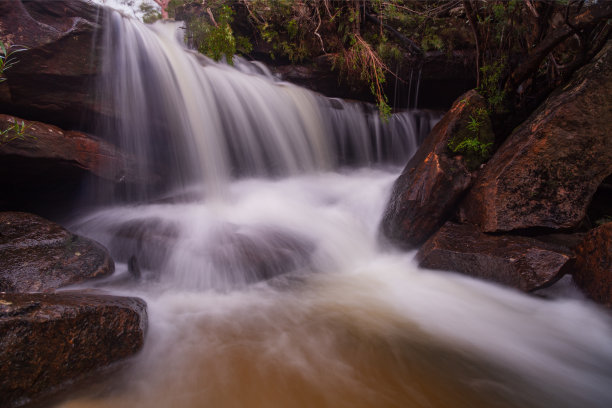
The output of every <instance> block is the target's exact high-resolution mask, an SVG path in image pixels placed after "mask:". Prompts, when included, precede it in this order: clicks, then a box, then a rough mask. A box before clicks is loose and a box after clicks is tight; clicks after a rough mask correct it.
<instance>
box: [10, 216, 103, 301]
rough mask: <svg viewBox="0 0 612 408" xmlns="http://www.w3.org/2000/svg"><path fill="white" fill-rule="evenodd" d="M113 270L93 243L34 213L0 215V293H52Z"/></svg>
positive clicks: (100, 248) (101, 251)
mask: <svg viewBox="0 0 612 408" xmlns="http://www.w3.org/2000/svg"><path fill="white" fill-rule="evenodd" d="M114 269H115V264H114V262H113V260H112V259H111V257H110V256H109V254H108V252H107V251H106V249H105V248H104V247H103V246H102V245H100V244H98V243H97V242H95V241H92V240H90V239H87V238H84V237H80V236H78V235H74V234H71V233H70V232H69V231H67V230H66V229H64V228H62V227H61V226H59V225H57V224H55V223H53V222H51V221H48V220H46V219H44V218H41V217H38V216H36V215H33V214H28V213H21V212H1V213H0V292H46V291H52V290H54V289H57V288H60V287H62V286H67V285H71V284H75V283H79V282H82V281H85V280H88V279H92V278H99V277H103V276H107V275H110V274H112V273H113V272H114Z"/></svg>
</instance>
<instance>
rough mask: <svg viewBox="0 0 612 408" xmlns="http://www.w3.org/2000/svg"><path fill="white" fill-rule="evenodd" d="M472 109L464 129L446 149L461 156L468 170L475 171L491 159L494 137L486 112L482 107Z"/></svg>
mask: <svg viewBox="0 0 612 408" xmlns="http://www.w3.org/2000/svg"><path fill="white" fill-rule="evenodd" d="M472 109H473V111H472V114H471V115H470V116H469V120H468V122H467V123H466V124H465V125H464V126H465V127H464V128H463V129H460V130H459V131H458V132H457V134H456V135H455V136H454V137H453V138H452V139H451V140H450V141H449V142H448V148H449V150H450V151H451V152H452V153H454V154H460V155H463V156H464V158H465V163H466V165H467V167H468V169H470V170H475V169H477V168H478V166H480V165H481V164H482V163H484V162H486V161H487V160H488V159H489V158H490V157H491V154H492V153H493V141H494V137H493V130H492V128H491V121H490V119H489V114H488V111H487V110H486V109H485V108H483V107H480V108H475V109H474V108H472Z"/></svg>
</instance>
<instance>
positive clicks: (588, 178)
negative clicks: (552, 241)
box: [461, 42, 612, 232]
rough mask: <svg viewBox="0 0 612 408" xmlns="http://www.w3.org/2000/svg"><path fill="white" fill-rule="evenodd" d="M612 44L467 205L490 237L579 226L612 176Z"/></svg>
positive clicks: (513, 142) (558, 95) (497, 163)
mask: <svg viewBox="0 0 612 408" xmlns="http://www.w3.org/2000/svg"><path fill="white" fill-rule="evenodd" d="M611 65H612V42H608V44H607V45H606V46H605V47H604V49H603V50H602V51H601V52H600V53H599V54H598V56H597V57H596V58H595V59H594V60H593V62H592V63H590V64H588V65H586V66H585V67H583V68H581V69H580V70H579V71H578V72H576V74H574V76H573V78H572V80H571V81H570V83H569V84H568V85H567V86H565V87H564V88H563V89H558V90H557V91H555V92H554V93H553V94H552V95H551V96H550V97H549V98H548V99H547V100H546V101H545V102H544V104H542V106H540V108H538V109H537V110H536V111H535V112H534V113H533V114H532V115H531V117H530V118H529V119H528V120H527V121H525V122H524V123H523V124H522V125H520V126H519V127H518V128H517V129H516V130H515V131H514V132H513V133H512V134H511V135H510V137H509V138H508V139H507V140H506V142H504V144H503V145H502V146H501V147H500V148H499V150H498V151H497V153H496V154H495V156H493V158H492V159H491V160H490V161H489V162H488V163H487V166H486V167H485V169H484V170H483V171H482V172H481V173H480V174H479V177H478V179H477V181H476V182H475V184H474V187H473V188H472V189H471V190H470V193H469V194H468V196H467V197H466V199H465V200H464V202H463V204H462V206H461V213H462V216H461V219H462V221H464V222H468V223H473V224H477V225H478V226H479V227H480V228H481V229H482V230H483V231H488V232H493V231H510V230H515V229H526V228H531V227H548V228H554V229H564V228H573V227H576V226H578V225H579V223H580V222H581V221H582V219H583V218H584V217H585V213H586V210H587V207H588V205H589V203H590V202H591V199H592V197H593V194H594V193H595V191H596V190H597V187H598V186H599V185H600V183H601V182H602V181H603V180H604V179H605V178H606V177H607V176H608V175H610V174H611V173H612V143H610V123H612V99H611V98H610V95H611V94H612V70H610V66H611Z"/></svg>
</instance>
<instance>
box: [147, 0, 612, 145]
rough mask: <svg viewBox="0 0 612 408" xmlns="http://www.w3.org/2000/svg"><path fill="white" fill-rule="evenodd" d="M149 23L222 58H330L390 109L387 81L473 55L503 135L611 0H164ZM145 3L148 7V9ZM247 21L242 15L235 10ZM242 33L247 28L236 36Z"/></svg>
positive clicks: (602, 35)
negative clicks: (158, 22)
mask: <svg viewBox="0 0 612 408" xmlns="http://www.w3.org/2000/svg"><path fill="white" fill-rule="evenodd" d="M156 3H158V4H159V5H160V6H161V8H162V9H161V13H159V12H158V14H154V13H153V12H152V10H151V8H150V6H148V5H143V6H142V7H144V8H145V9H146V10H147V12H148V14H146V16H145V19H146V20H147V21H151V20H154V19H156V18H158V17H160V16H164V17H166V16H168V17H170V18H177V19H182V20H185V21H186V33H187V41H188V43H189V44H190V45H191V46H192V47H193V48H195V49H198V50H199V51H200V52H202V53H204V54H206V55H208V56H210V57H211V58H214V59H216V60H218V59H220V58H222V57H223V56H225V58H226V59H227V61H228V62H229V63H231V62H232V55H233V54H234V53H243V54H247V55H248V54H250V53H251V52H252V51H253V50H254V49H258V50H260V51H261V50H266V51H267V53H268V56H269V58H271V59H273V60H287V61H289V62H291V63H302V64H308V63H312V62H313V61H315V60H316V59H317V58H319V57H322V56H324V57H325V58H327V59H328V60H329V61H331V62H332V65H333V68H334V69H335V70H336V71H337V72H338V73H339V77H340V78H343V80H345V81H348V82H349V83H351V84H353V85H354V86H362V87H364V88H366V89H369V90H370V92H371V94H372V96H373V98H374V100H375V101H376V103H377V104H378V106H379V108H380V110H381V113H382V114H383V116H386V115H387V114H388V113H390V110H391V108H390V106H389V99H388V96H387V92H386V89H387V88H385V84H386V83H388V82H389V79H390V78H392V79H394V81H395V80H397V81H400V82H402V81H406V80H407V79H406V78H405V77H402V75H401V73H400V71H401V67H402V64H404V66H405V65H406V64H411V65H413V66H418V65H419V64H420V62H419V61H422V60H423V59H424V58H427V55H428V54H431V53H440V52H441V53H444V54H446V55H447V56H448V57H449V58H451V56H452V55H453V53H454V52H455V51H469V52H472V53H473V54H474V57H475V61H476V64H475V70H474V78H475V81H476V85H477V89H478V91H479V92H480V93H481V94H482V95H483V96H484V97H485V98H486V99H487V101H488V105H489V107H488V110H489V112H488V113H489V114H490V116H491V119H492V121H493V126H494V128H495V131H496V133H498V134H499V137H500V138H501V139H503V138H505V137H506V136H507V134H509V132H510V131H511V130H512V128H514V126H516V125H517V124H518V123H519V122H520V121H521V120H523V119H524V118H525V117H526V115H527V114H528V113H529V112H531V111H532V110H533V109H535V107H536V106H537V105H538V104H539V103H541V102H542V101H543V100H544V98H545V97H546V96H547V95H548V94H549V93H550V92H551V90H552V89H554V88H555V87H556V86H558V85H559V84H561V83H563V82H565V81H567V79H568V78H569V76H570V75H571V74H572V73H573V72H574V71H575V70H576V69H577V68H579V67H580V66H582V65H584V63H586V62H587V61H588V60H590V59H591V58H592V57H593V56H594V55H595V54H596V53H597V52H598V51H599V50H600V49H601V47H602V46H603V44H604V43H605V41H606V39H607V38H609V35H610V29H611V24H610V23H609V21H608V20H609V18H610V17H612V4H611V3H610V2H594V1H584V0H582V1H576V0H570V1H568V0H546V1H532V0H528V1H518V0H512V1H484V0H462V1H458V0H457V1H439V0H438V1H436V0H427V1H416V0H386V1H385V0H366V1H359V0H351V1H340V0H306V1H289V0H240V1H228V0H205V1H196V0H158V1H156ZM143 10H144V9H143ZM236 14H238V15H239V20H240V21H235V18H234V17H235V15H236ZM237 33H239V34H240V35H238V34H237Z"/></svg>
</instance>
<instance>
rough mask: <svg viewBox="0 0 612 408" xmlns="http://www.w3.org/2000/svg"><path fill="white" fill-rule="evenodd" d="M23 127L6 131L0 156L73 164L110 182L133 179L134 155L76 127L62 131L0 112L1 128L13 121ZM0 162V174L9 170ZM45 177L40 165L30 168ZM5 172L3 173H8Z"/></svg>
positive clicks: (23, 170) (18, 160) (16, 169)
mask: <svg viewBox="0 0 612 408" xmlns="http://www.w3.org/2000/svg"><path fill="white" fill-rule="evenodd" d="M16 123H17V124H19V125H20V126H23V127H24V131H23V132H22V134H21V135H20V137H16V134H15V132H14V131H10V132H9V133H7V136H8V137H9V138H10V139H11V140H10V141H8V142H6V143H3V144H0V158H2V160H3V161H4V160H5V159H7V157H9V158H10V157H15V158H16V161H17V162H24V163H27V164H28V165H29V166H30V167H32V166H35V163H36V162H43V161H44V162H45V163H47V165H48V166H50V165H51V163H54V164H53V165H52V166H53V167H76V168H79V169H83V170H86V171H88V172H90V173H92V174H94V175H95V176H98V177H101V178H103V179H106V180H110V181H112V182H134V181H136V170H135V169H134V166H133V164H134V163H135V159H134V158H130V157H128V156H127V155H125V154H123V153H121V152H120V151H119V149H117V148H116V147H115V146H113V145H111V144H109V143H106V142H104V141H102V140H99V139H97V138H95V137H92V136H90V135H88V134H86V133H82V132H77V131H65V130H62V129H60V128H58V127H56V126H53V125H48V124H45V123H41V122H33V121H27V120H24V119H21V118H17V117H14V116H9V115H2V114H0V129H9V128H11V127H13V126H14V125H15V124H16ZM4 168H5V166H2V165H0V175H2V174H3V173H4V172H8V170H7V169H4ZM10 170H11V172H12V173H13V174H15V173H17V174H20V173H21V174H22V173H23V172H25V171H27V169H19V168H15V166H14V165H13V166H11V169H10ZM29 170H30V171H32V172H35V173H38V174H39V177H44V171H41V170H43V169H39V170H38V171H37V169H35V168H34V169H32V168H30V169H29ZM7 176H8V174H7V175H6V176H5V177H7Z"/></svg>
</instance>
